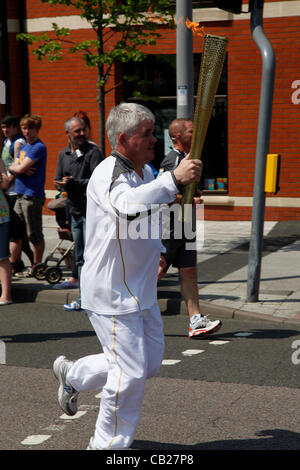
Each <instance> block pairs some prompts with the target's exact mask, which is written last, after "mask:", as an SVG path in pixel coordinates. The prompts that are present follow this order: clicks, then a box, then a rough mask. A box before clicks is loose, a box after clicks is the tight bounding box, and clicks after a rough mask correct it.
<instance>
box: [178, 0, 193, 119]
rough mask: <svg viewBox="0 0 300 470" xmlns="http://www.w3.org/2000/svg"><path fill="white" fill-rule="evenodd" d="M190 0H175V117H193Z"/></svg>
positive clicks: (191, 12) (191, 14)
mask: <svg viewBox="0 0 300 470" xmlns="http://www.w3.org/2000/svg"><path fill="white" fill-rule="evenodd" d="M192 16H193V8H192V0H176V24H177V29H176V82H177V118H189V119H193V113H194V83H193V33H192V31H191V30H190V29H189V28H187V26H186V19H189V20H190V21H192Z"/></svg>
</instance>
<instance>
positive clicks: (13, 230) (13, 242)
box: [1, 114, 33, 274]
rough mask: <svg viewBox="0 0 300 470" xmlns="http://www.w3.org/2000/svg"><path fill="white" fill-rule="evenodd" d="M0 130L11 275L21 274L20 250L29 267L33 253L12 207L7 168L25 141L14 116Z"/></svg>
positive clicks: (12, 192)
mask: <svg viewBox="0 0 300 470" xmlns="http://www.w3.org/2000/svg"><path fill="white" fill-rule="evenodd" d="M1 129H2V133H3V135H4V137H5V140H4V144H3V148H2V153H1V158H2V160H3V162H4V164H5V167H6V170H7V175H8V181H9V186H8V188H7V190H6V191H5V194H6V198H7V201H8V204H9V210H10V261H11V264H12V273H13V274H15V273H19V272H22V270H23V269H24V263H23V261H22V260H21V249H20V247H22V250H23V251H24V253H25V254H26V255H27V257H28V259H29V262H30V265H32V264H33V252H32V250H31V248H30V245H29V241H28V237H27V234H26V226H25V222H24V221H22V220H21V219H20V217H18V216H17V214H16V212H15V210H14V206H15V203H16V199H17V193H16V191H15V176H14V175H12V174H11V173H10V172H9V171H8V168H9V167H10V165H11V164H12V163H13V162H14V160H16V159H17V157H18V153H19V150H20V149H21V147H22V146H23V145H24V144H26V140H25V138H24V136H23V134H22V133H21V131H20V127H19V119H18V117H17V116H15V115H13V114H12V115H6V116H4V118H2V120H1Z"/></svg>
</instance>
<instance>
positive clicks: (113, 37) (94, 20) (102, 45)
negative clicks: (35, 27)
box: [17, 0, 175, 153]
mask: <svg viewBox="0 0 300 470" xmlns="http://www.w3.org/2000/svg"><path fill="white" fill-rule="evenodd" d="M41 1H42V2H43V3H48V4H49V5H66V6H70V7H73V8H76V9H77V10H78V12H79V15H80V16H81V18H82V19H83V20H85V21H86V22H87V23H88V24H89V26H90V27H91V28H92V30H93V31H94V33H95V37H94V39H91V40H85V41H81V42H77V43H76V42H74V41H72V40H71V39H70V30H69V29H68V28H64V27H63V28H60V27H58V25H57V24H56V23H52V29H53V32H54V35H53V34H52V35H51V36H50V35H49V34H48V33H39V34H31V33H22V34H18V36H17V37H18V39H21V40H24V41H27V42H28V43H29V44H32V45H33V54H35V56H36V57H37V59H38V60H42V59H44V58H48V60H49V61H50V62H55V61H57V60H61V59H62V58H63V44H67V45H69V51H70V52H71V53H81V54H82V58H83V60H84V62H85V64H86V66H87V67H93V68H96V69H97V89H98V93H97V102H98V111H99V143H100V147H101V149H102V151H103V153H105V95H106V94H107V93H109V92H110V91H111V89H108V79H109V77H110V76H111V74H112V72H113V67H114V65H115V64H116V63H118V62H123V63H126V62H130V61H133V62H138V61H142V60H143V59H144V58H145V56H146V54H145V52H143V47H144V46H149V45H150V46H151V45H154V44H156V40H157V39H158V38H159V37H160V34H159V32H158V28H159V27H161V26H162V25H167V26H168V27H174V14H175V11H174V6H173V7H172V5H171V2H169V1H166V0H151V1H150V0H41ZM116 86H117V85H116Z"/></svg>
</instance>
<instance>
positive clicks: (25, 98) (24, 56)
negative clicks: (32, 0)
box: [18, 0, 30, 115]
mask: <svg viewBox="0 0 300 470" xmlns="http://www.w3.org/2000/svg"><path fill="white" fill-rule="evenodd" d="M18 7H19V25H20V33H26V32H27V31H26V24H25V22H26V1H25V0H18ZM18 44H19V47H20V55H21V64H20V65H21V70H22V81H21V86H22V111H23V114H22V115H24V114H26V113H28V112H30V93H29V66H28V45H27V43H26V42H25V41H18Z"/></svg>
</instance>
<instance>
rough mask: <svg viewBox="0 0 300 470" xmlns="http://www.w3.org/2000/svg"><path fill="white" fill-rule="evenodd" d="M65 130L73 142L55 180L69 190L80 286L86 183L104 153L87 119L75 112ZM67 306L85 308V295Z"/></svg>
mask: <svg viewBox="0 0 300 470" xmlns="http://www.w3.org/2000/svg"><path fill="white" fill-rule="evenodd" d="M65 132H66V135H67V137H68V141H69V145H68V146H67V147H65V148H64V149H63V150H62V151H61V152H60V154H59V156H58V161H57V168H56V174H55V184H56V187H57V188H58V189H60V190H63V191H66V192H67V197H68V200H67V205H68V210H69V214H70V219H71V231H72V236H73V240H74V244H75V248H74V255H75V260H76V266H77V269H78V280H79V289H80V272H81V268H82V266H83V252H84V246H85V225H86V187H87V184H88V182H89V179H90V177H91V175H92V173H93V171H94V169H95V168H96V166H98V164H99V163H100V162H101V161H102V160H103V156H102V153H101V151H100V149H99V148H98V147H97V146H96V145H94V144H91V143H90V142H88V140H87V134H86V125H85V122H84V121H83V119H81V118H79V117H74V116H73V117H71V118H70V119H68V120H67V121H66V122H65ZM64 309H65V310H71V311H73V310H81V297H80V296H79V298H78V299H76V300H73V301H72V302H70V303H68V304H65V305H64Z"/></svg>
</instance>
